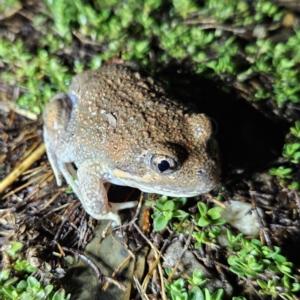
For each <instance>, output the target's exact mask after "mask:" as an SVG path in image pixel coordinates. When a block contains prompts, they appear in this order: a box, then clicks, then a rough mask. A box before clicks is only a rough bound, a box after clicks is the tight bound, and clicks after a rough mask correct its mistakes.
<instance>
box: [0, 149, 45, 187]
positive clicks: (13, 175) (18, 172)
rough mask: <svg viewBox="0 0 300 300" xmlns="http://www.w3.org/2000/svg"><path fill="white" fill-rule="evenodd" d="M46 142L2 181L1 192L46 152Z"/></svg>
mask: <svg viewBox="0 0 300 300" xmlns="http://www.w3.org/2000/svg"><path fill="white" fill-rule="evenodd" d="M45 151H46V148H45V144H41V145H40V146H39V147H38V148H37V149H36V150H35V151H33V152H32V153H31V154H30V155H29V156H28V157H27V158H26V159H25V160H24V161H23V162H22V163H21V164H20V165H19V166H18V167H17V168H16V169H15V170H13V171H12V172H11V173H10V174H9V175H8V176H7V177H6V178H4V180H3V181H1V182H0V193H2V192H3V191H4V190H5V189H6V188H7V187H9V186H10V185H11V184H12V183H13V182H15V181H16V180H17V179H18V178H19V176H20V175H22V174H23V173H24V172H25V171H26V170H27V169H28V168H30V166H31V165H32V164H33V163H35V162H36V161H37V160H38V159H40V158H41V156H42V155H43V154H44V153H45Z"/></svg>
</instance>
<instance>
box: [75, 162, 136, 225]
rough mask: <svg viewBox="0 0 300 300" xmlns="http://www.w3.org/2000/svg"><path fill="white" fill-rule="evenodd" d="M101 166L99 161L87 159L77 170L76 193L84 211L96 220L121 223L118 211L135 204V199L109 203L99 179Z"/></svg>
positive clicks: (101, 170)
mask: <svg viewBox="0 0 300 300" xmlns="http://www.w3.org/2000/svg"><path fill="white" fill-rule="evenodd" d="M103 173H104V171H103V167H102V166H101V163H100V162H97V161H95V160H87V161H85V162H83V163H82V164H81V165H80V166H79V167H78V170H77V180H78V182H77V184H78V189H79V190H80V194H79V195H78V194H77V195H78V197H79V199H80V201H81V203H82V205H83V207H84V209H85V210H86V212H87V213H88V214H89V215H90V216H92V217H93V218H95V219H97V220H103V219H109V220H113V221H115V223H116V224H117V225H119V224H120V223H121V220H120V217H119V215H118V213H117V212H118V211H119V210H122V209H126V208H131V207H134V206H136V205H137V201H130V202H124V203H109V202H108V198H107V193H106V189H105V187H104V185H103V181H102V180H101V177H100V174H103Z"/></svg>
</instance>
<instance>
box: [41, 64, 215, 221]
mask: <svg viewBox="0 0 300 300" xmlns="http://www.w3.org/2000/svg"><path fill="white" fill-rule="evenodd" d="M43 119H44V140H45V144H46V148H47V155H48V158H49V161H50V164H51V166H52V168H53V171H54V174H55V177H56V181H57V184H58V185H59V186H60V185H61V183H62V176H63V177H64V178H65V179H66V181H67V183H68V184H70V186H71V187H72V188H73V190H74V192H75V193H76V194H77V196H78V198H79V199H80V201H81V203H82V205H83V207H84V208H85V210H86V211H87V213H88V214H90V215H91V216H92V217H94V218H96V219H112V220H114V221H115V222H116V223H117V224H119V223H120V218H119V215H118V213H117V211H118V210H121V209H124V208H128V207H133V206H134V205H136V202H135V201H134V202H127V203H111V202H108V199H107V193H106V190H105V187H104V185H103V183H104V182H111V183H114V184H117V185H126V186H131V187H135V188H138V189H140V190H142V191H144V192H149V193H157V194H164V195H168V196H172V197H192V196H196V195H199V194H202V193H205V192H208V191H210V190H211V189H212V188H213V187H214V186H215V185H216V184H217V183H218V180H219V175H220V164H219V155H218V148H217V145H216V142H215V140H214V138H213V136H212V126H211V122H210V119H209V118H208V117H206V116H205V115H204V114H201V113H198V112H196V111H194V110H193V109H192V108H190V107H189V106H187V105H184V104H182V103H180V102H178V101H176V100H174V99H173V98H171V97H169V96H168V94H167V93H166V92H165V90H164V89H163V88H162V86H161V85H160V84H159V83H158V82H156V81H154V80H153V79H152V78H150V77H149V76H147V75H143V74H142V73H141V71H140V70H139V69H138V68H137V67H136V66H135V65H133V64H132V63H128V62H118V63H115V64H111V65H107V66H103V67H101V68H99V69H98V70H96V71H87V72H84V73H82V74H80V75H77V76H75V77H74V79H73V81H72V83H71V85H70V88H69V92H68V95H66V94H63V93H60V94H58V95H56V96H54V97H53V98H52V99H51V100H50V102H49V103H48V104H47V106H46V108H45V111H44V114H43ZM73 164H75V165H76V167H77V170H75V169H74V167H73Z"/></svg>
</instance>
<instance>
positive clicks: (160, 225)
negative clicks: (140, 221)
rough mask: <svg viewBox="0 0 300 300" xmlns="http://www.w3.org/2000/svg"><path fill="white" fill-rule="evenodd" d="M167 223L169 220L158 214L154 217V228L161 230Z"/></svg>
mask: <svg viewBox="0 0 300 300" xmlns="http://www.w3.org/2000/svg"><path fill="white" fill-rule="evenodd" d="M168 223H169V221H168V220H166V219H165V217H164V216H159V217H158V218H156V219H154V224H153V225H154V230H155V231H161V230H163V229H164V228H165V227H166V226H167V225H168Z"/></svg>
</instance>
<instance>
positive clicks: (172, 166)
mask: <svg viewBox="0 0 300 300" xmlns="http://www.w3.org/2000/svg"><path fill="white" fill-rule="evenodd" d="M150 166H151V168H152V169H153V170H154V171H155V172H156V173H159V174H164V175H168V174H171V173H173V172H175V171H176V170H178V168H179V167H180V165H179V163H178V162H176V161H175V160H174V159H173V158H172V157H170V156H166V155H161V154H153V155H151V156H150Z"/></svg>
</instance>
